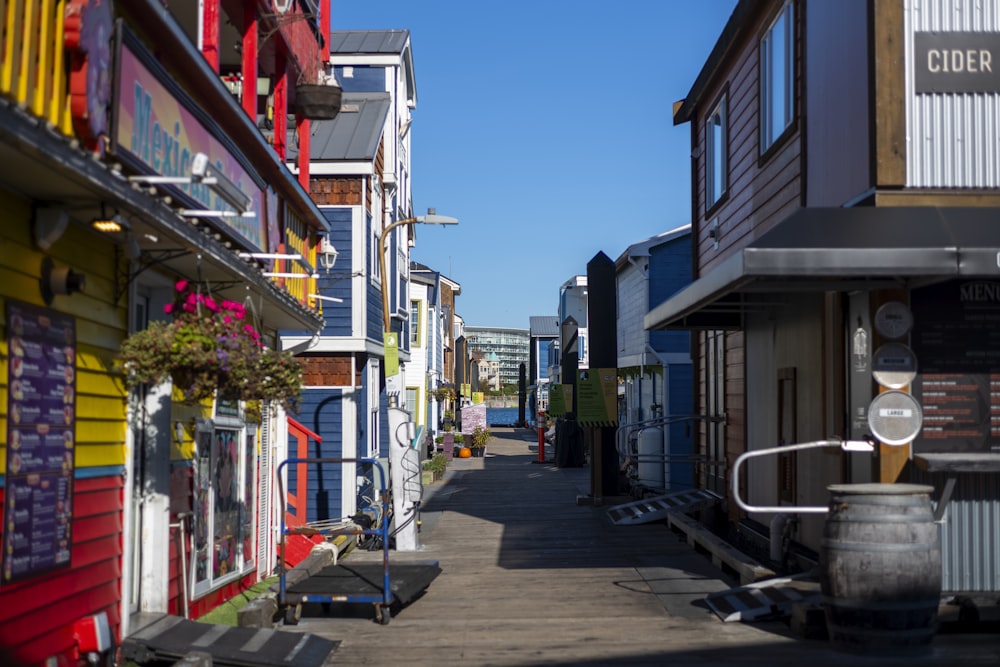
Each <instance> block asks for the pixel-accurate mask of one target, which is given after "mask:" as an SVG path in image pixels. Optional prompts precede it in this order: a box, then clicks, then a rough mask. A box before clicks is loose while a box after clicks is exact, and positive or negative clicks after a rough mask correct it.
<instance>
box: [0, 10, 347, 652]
mask: <svg viewBox="0 0 1000 667" xmlns="http://www.w3.org/2000/svg"><path fill="white" fill-rule="evenodd" d="M322 4H323V5H324V6H325V8H326V9H327V10H328V3H326V2H324V3H322ZM258 5H259V3H257V2H249V1H246V2H237V3H228V4H226V6H225V9H224V8H223V6H222V3H221V2H218V1H212V0H210V1H209V2H206V3H201V5H200V8H199V5H195V4H180V5H177V6H175V5H174V4H173V3H172V4H171V5H170V7H167V6H166V5H164V3H162V2H157V1H154V0H131V1H130V2H127V3H126V2H121V3H117V4H114V5H112V3H111V2H109V1H108V0H68V1H65V2H52V3H42V2H21V3H8V6H7V9H6V10H5V12H4V15H3V18H2V19H0V20H2V21H3V22H4V25H3V30H4V34H5V35H6V37H5V40H4V48H3V50H2V52H0V145H2V148H0V152H2V157H3V163H4V165H5V167H6V168H5V169H4V172H3V175H2V176H0V193H2V194H0V201H2V204H3V210H4V211H5V223H4V225H3V228H2V231H0V249H2V252H0V275H2V276H3V279H2V280H0V299H2V302H3V309H2V313H3V314H2V317H3V319H2V321H0V466H3V467H2V469H0V472H2V473H3V476H2V490H0V497H2V499H3V505H4V522H3V527H2V528H0V540H2V543H3V545H4V549H3V556H2V560H3V565H2V568H3V575H2V578H0V647H2V648H3V649H4V650H5V651H7V652H9V654H11V655H12V656H13V657H14V658H16V659H18V660H20V661H22V662H24V663H26V664H41V663H43V662H46V664H56V665H60V664H76V660H77V659H78V657H79V654H80V653H81V651H85V650H90V649H94V650H99V649H108V644H109V643H117V642H119V641H120V640H121V638H122V637H123V636H125V635H127V634H128V633H129V632H130V630H132V629H134V628H135V627H137V626H138V625H139V624H141V623H142V622H143V620H142V619H143V618H144V616H143V615H144V614H154V615H155V614H165V613H173V614H178V615H185V616H197V615H200V614H201V613H203V612H204V611H207V610H208V609H210V608H212V607H213V606H215V605H217V604H218V603H220V602H221V601H223V600H226V599H229V598H231V597H233V596H234V595H236V594H237V593H239V592H240V591H241V590H244V589H245V588H246V587H247V586H249V585H250V584H252V583H254V582H256V581H258V580H259V579H260V578H261V576H263V575H265V574H269V573H270V572H272V571H273V569H274V566H275V560H274V545H273V536H272V535H273V531H272V530H271V527H272V526H273V525H275V523H276V520H277V514H276V512H277V511H279V509H280V507H281V505H282V503H280V502H276V501H275V499H274V498H272V497H271V485H272V483H273V482H274V479H273V474H274V473H273V466H272V462H273V461H274V459H275V458H276V457H283V456H284V453H283V451H282V449H281V448H282V447H283V446H284V445H283V443H284V438H285V435H284V433H285V418H286V417H285V412H284V410H283V408H282V407H281V406H280V405H279V404H277V403H275V402H271V401H263V402H261V401H255V400H243V399H244V398H246V397H239V398H237V399H232V398H231V397H230V398H228V399H227V398H226V397H223V396H210V397H208V398H204V399H202V400H195V401H186V400H184V399H185V397H184V394H183V392H182V391H181V389H182V387H181V386H180V385H179V384H177V376H176V375H175V376H174V380H175V382H174V384H173V385H172V384H171V383H170V382H169V381H168V382H163V383H160V384H156V385H155V386H153V385H144V386H136V387H132V385H131V383H129V382H128V377H129V375H128V370H127V369H123V368H122V366H121V362H120V355H121V349H122V345H123V342H125V341H126V339H127V338H128V337H129V336H130V335H132V334H133V333H135V332H137V331H140V330H143V329H145V328H146V327H147V326H148V325H149V324H150V323H153V322H156V321H169V320H170V319H171V316H170V315H168V314H167V313H165V307H166V306H168V305H170V304H173V303H174V301H175V299H176V298H177V296H178V294H179V292H183V293H184V294H185V295H187V294H190V295H191V298H192V299H193V301H192V302H191V303H195V304H197V307H199V308H206V309H207V310H206V311H205V312H206V314H207V313H209V312H212V311H213V310H218V309H220V308H222V309H223V310H226V309H228V310H226V312H232V313H236V312H238V313H239V314H240V316H241V317H245V318H246V322H247V324H248V325H249V326H251V327H252V333H253V335H255V336H260V339H261V341H262V343H263V344H264V346H265V347H267V348H274V347H276V346H277V344H278V341H277V336H276V333H277V331H278V330H281V329H289V328H295V329H305V330H317V329H318V328H319V327H320V326H321V323H322V320H321V318H320V314H319V304H318V303H317V302H316V301H315V300H314V299H313V298H312V297H310V296H309V295H311V294H313V293H315V287H314V285H313V282H314V278H313V276H314V273H315V269H314V268H313V267H314V266H316V263H317V245H318V236H317V234H318V232H321V231H325V230H326V227H327V224H326V220H325V218H324V217H323V215H322V214H321V212H320V211H319V209H318V208H317V207H316V205H315V204H314V203H313V202H312V200H311V199H310V198H309V196H308V193H307V192H306V190H305V189H304V188H303V187H302V185H301V184H300V182H299V180H298V179H297V178H296V177H295V175H293V174H292V173H291V172H290V171H289V170H288V168H287V167H286V166H285V165H284V164H283V162H282V159H281V158H282V157H283V151H284V146H283V142H277V141H276V142H275V143H274V145H272V144H270V143H269V142H268V140H267V139H266V137H265V135H264V134H262V132H261V131H260V130H259V129H258V126H257V124H258V118H265V117H266V118H270V119H271V121H272V122H273V123H274V124H275V125H281V127H282V130H283V129H284V124H285V122H286V118H287V113H288V110H289V109H290V108H295V109H297V110H298V111H299V113H298V114H297V118H296V119H295V121H294V122H295V124H296V126H297V127H298V128H299V131H300V133H301V134H302V135H308V124H309V120H308V119H307V118H306V117H305V116H306V115H307V114H308V113H312V111H306V110H305V109H306V106H305V102H306V101H307V95H308V93H307V88H309V87H310V86H312V87H317V86H319V84H322V83H324V78H323V76H322V67H321V59H320V58H319V53H320V50H321V42H322V40H323V39H324V36H323V33H324V31H323V30H317V29H315V28H316V26H321V24H322V23H324V22H325V23H329V21H328V20H327V21H319V20H318V17H317V16H315V15H308V16H307V15H305V14H302V12H301V9H299V8H298V6H296V7H290V6H287V5H285V4H283V6H285V7H286V9H285V11H286V13H285V14H282V13H281V9H280V8H279V7H277V6H275V7H271V5H272V3H267V5H268V7H267V11H264V7H263V6H260V7H259V6H258ZM232 12H235V14H233V13H232ZM323 15H324V16H329V12H328V11H326V12H324V14H323ZM236 45H239V47H240V48H239V49H238V50H237V49H235V48H233V47H234V46H236ZM320 92H321V93H324V92H329V91H320ZM296 105H298V106H296ZM330 112H333V113H335V112H336V110H335V109H329V108H328V109H325V110H324V109H321V110H320V111H319V112H318V113H319V114H320V115H323V114H324V113H330ZM275 136H282V137H283V136H284V132H283V131H282V132H281V133H279V134H276V135H275ZM305 171H306V172H307V168H306V169H305ZM223 304H224V305H223ZM180 305H183V304H180ZM210 319H211V318H209V317H206V318H205V320H206V321H208V320H210ZM248 335H250V334H249V333H248ZM192 349H193V348H192ZM212 349H216V348H212ZM219 358H220V359H221V357H219ZM84 626H91V627H95V626H96V627H97V628H99V629H100V631H99V632H96V633H93V636H95V637H98V638H99V639H97V640H95V641H94V642H92V643H91V644H87V645H84V643H85V640H79V639H78V638H77V636H76V632H77V631H78V630H79V629H80V628H82V627H84Z"/></svg>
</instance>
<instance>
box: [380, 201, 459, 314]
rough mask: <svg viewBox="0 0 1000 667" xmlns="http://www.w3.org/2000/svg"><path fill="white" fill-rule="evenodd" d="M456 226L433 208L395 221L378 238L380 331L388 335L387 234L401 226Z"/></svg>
mask: <svg viewBox="0 0 1000 667" xmlns="http://www.w3.org/2000/svg"><path fill="white" fill-rule="evenodd" d="M416 224H424V225H457V224H458V220H457V219H456V218H449V217H448V216H446V215H438V214H437V213H436V212H435V210H434V209H433V208H429V209H427V215H421V216H418V217H416V218H404V219H402V220H397V221H395V222H393V223H391V224H389V225H386V227H385V229H383V230H382V233H381V234H379V237H378V247H379V256H378V264H379V267H378V268H379V272H380V273H381V274H382V276H381V277H382V325H383V326H382V331H384V332H385V333H389V285H388V282H387V280H388V277H387V276H386V272H385V251H386V248H385V242H386V240H387V239H388V238H389V232H391V231H392V230H394V229H396V228H397V227H402V226H403V225H416Z"/></svg>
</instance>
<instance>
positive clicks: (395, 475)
mask: <svg viewBox="0 0 1000 667" xmlns="http://www.w3.org/2000/svg"><path fill="white" fill-rule="evenodd" d="M415 224H425V225H456V224H458V220H456V219H455V218H448V217H445V216H443V215H437V214H436V213H435V211H434V209H427V215H422V216H419V217H416V218H405V219H403V220H397V221H395V222H393V223H391V224H389V225H386V227H385V229H383V230H382V233H381V234H379V239H378V249H379V270H380V271H381V273H382V276H381V278H382V281H381V282H382V322H383V325H384V326H383V336H382V340H383V345H384V346H385V359H386V393H387V394H388V397H389V409H388V413H387V415H386V418H387V420H388V424H389V442H390V445H391V446H390V447H389V470H390V473H389V476H390V478H391V480H392V511H393V517H394V521H395V524H396V528H395V532H394V533H393V534H394V535H395V536H396V550H397V551H416V550H417V549H418V548H419V545H418V540H417V526H418V524H419V515H418V512H419V508H420V496H419V494H418V495H417V497H415V498H413V497H411V495H410V490H409V487H408V485H409V484H410V483H411V481H410V480H411V479H412V477H413V476H415V477H416V479H417V480H419V479H420V457H419V454H417V451H416V450H415V449H414V448H413V447H412V444H411V441H412V440H413V438H414V437H415V434H414V433H413V430H414V429H413V424H412V423H410V422H409V419H408V417H409V415H408V414H407V413H406V412H405V411H403V410H402V409H400V408H399V407H398V403H397V402H396V395H395V391H399V390H401V385H400V382H399V378H398V376H399V368H398V364H397V363H396V362H395V361H393V362H392V365H393V366H395V368H394V369H393V370H392V376H391V377H390V374H389V373H390V368H389V365H390V363H389V360H390V356H392V357H395V352H396V350H395V349H394V348H396V349H398V345H399V341H398V339H395V337H394V336H393V334H392V332H391V331H390V330H389V283H388V276H387V275H386V270H385V253H386V248H385V243H386V239H388V238H389V232H391V231H392V230H394V229H396V228H397V227H402V226H403V225H415ZM390 341H391V343H390ZM391 386H394V387H395V390H393V391H390V387H391ZM407 475H410V478H408V477H407ZM417 484H418V485H419V484H420V482H419V481H417Z"/></svg>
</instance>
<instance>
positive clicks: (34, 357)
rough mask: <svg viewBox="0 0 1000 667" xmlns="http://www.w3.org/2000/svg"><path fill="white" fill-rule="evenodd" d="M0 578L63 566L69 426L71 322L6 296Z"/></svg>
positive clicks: (69, 512) (71, 465)
mask: <svg viewBox="0 0 1000 667" xmlns="http://www.w3.org/2000/svg"><path fill="white" fill-rule="evenodd" d="M6 317H7V349H8V351H9V354H8V360H7V387H8V391H7V415H8V419H7V443H8V444H7V477H6V489H5V492H4V494H5V495H4V507H3V526H4V530H3V583H5V584H6V583H10V582H12V581H18V580H20V579H25V578H28V577H31V576H34V575H36V574H40V573H42V572H46V571H48V570H52V569H55V568H62V567H68V566H69V564H70V548H71V546H72V539H71V538H72V536H71V534H70V533H71V530H72V525H73V473H74V470H75V461H74V452H75V446H74V445H75V442H74V441H75V434H76V429H75V428H74V427H75V425H76V325H75V321H74V319H73V318H72V317H70V316H69V315H64V314H62V313H58V312H56V311H53V310H49V309H46V308H39V307H36V306H31V305H29V304H25V303H20V302H17V301H13V300H8V301H7V305H6Z"/></svg>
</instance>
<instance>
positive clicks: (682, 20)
mask: <svg viewBox="0 0 1000 667" xmlns="http://www.w3.org/2000/svg"><path fill="white" fill-rule="evenodd" d="M332 4H333V7H332V11H331V18H332V27H333V29H334V30H390V29H406V30H409V31H410V38H411V43H412V46H413V59H414V70H415V74H416V81H417V96H418V98H417V108H416V110H415V111H414V114H413V127H412V130H411V131H412V133H413V147H412V156H411V157H412V170H413V207H414V212H415V213H416V214H417V215H420V214H423V213H425V212H426V210H427V208H428V207H434V208H436V209H437V212H438V214H440V215H447V216H451V217H455V218H458V219H459V221H460V224H459V225H458V226H457V227H455V226H452V227H433V226H427V225H423V226H418V227H417V228H416V229H417V245H416V246H415V247H414V249H413V254H412V259H414V260H415V261H418V262H421V263H423V264H426V265H427V266H429V267H431V268H432V269H435V270H438V271H440V272H441V273H443V274H445V275H446V276H448V277H449V278H451V279H452V280H455V281H456V282H458V283H459V284H461V286H462V294H461V296H459V298H458V301H457V304H456V311H457V312H458V314H459V315H461V316H462V317H464V318H465V322H466V324H467V325H472V326H498V327H518V328H524V329H527V328H528V324H529V320H528V318H529V317H530V316H533V315H553V316H554V315H556V314H557V309H558V300H559V286H560V285H562V284H563V283H564V282H565V281H567V280H569V279H570V278H572V277H573V276H574V275H578V274H580V275H586V273H587V264H588V262H590V261H591V260H592V259H593V258H594V257H595V256H596V255H597V253H599V252H603V253H604V254H606V255H607V256H608V257H610V258H611V259H612V260H615V259H617V258H618V256H619V255H621V253H622V252H623V251H624V250H625V249H626V248H627V247H628V246H629V245H631V244H633V243H636V242H638V241H642V240H644V239H647V238H649V237H651V236H654V235H656V234H658V233H660V232H664V231H667V230H670V229H674V228H675V227H678V226H681V225H684V224H687V223H689V222H690V209H691V202H690V157H689V156H690V152H691V151H690V126H689V125H680V126H676V127H675V126H674V125H673V119H672V116H671V110H672V105H673V103H674V102H676V101H678V100H681V99H683V98H684V97H685V96H686V95H687V93H688V91H689V90H690V88H691V85H692V84H693V83H694V80H695V78H696V77H697V75H698V72H699V71H700V70H701V67H702V65H703V64H704V62H705V59H706V58H707V57H708V54H709V53H710V51H711V49H712V46H714V44H715V41H716V40H717V39H718V37H719V35H720V34H721V32H722V29H723V28H724V27H725V24H726V21H727V19H728V18H729V15H730V14H731V13H732V10H733V8H734V7H735V6H736V0H617V1H614V2H607V1H606V0H604V1H596V0H582V1H581V0H578V1H575V2H569V1H568V0H534V1H532V2H526V1H524V0H508V1H507V2H478V1H476V0H433V1H430V0H424V1H421V0H408V1H407V2H402V1H398V0H380V1H379V2H363V1H361V2H359V1H357V0H355V1H354V2H342V1H340V0H333V3H332Z"/></svg>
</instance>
